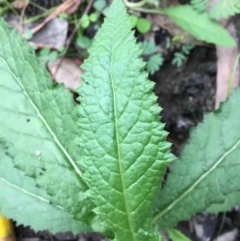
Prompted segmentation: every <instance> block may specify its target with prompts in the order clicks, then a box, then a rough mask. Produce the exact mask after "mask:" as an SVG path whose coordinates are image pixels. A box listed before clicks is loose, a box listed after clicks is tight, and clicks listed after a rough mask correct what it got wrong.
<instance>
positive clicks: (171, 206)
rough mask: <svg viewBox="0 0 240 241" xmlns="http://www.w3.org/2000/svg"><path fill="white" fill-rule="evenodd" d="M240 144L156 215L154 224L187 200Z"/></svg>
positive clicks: (226, 153) (239, 141) (238, 142)
mask: <svg viewBox="0 0 240 241" xmlns="http://www.w3.org/2000/svg"><path fill="white" fill-rule="evenodd" d="M239 144H240V140H238V141H237V142H236V144H235V145H233V147H232V148H230V149H229V150H228V151H227V152H225V153H224V154H223V155H222V156H221V157H220V158H219V160H218V161H217V162H216V163H215V164H214V165H213V166H212V167H211V168H210V169H209V170H208V171H206V172H204V174H203V175H201V176H200V177H199V178H198V179H197V180H196V181H195V182H194V183H193V184H192V185H191V186H190V187H189V188H188V189H186V191H185V192H183V193H182V194H181V195H180V196H179V197H178V198H175V199H174V201H173V202H171V203H170V204H169V205H168V206H167V207H166V208H164V209H163V210H162V211H161V212H159V213H158V214H156V215H155V216H154V217H153V219H152V223H156V221H157V220H158V219H160V218H161V217H162V216H163V215H165V214H166V213H167V212H168V211H170V210H171V209H172V208H173V207H174V206H175V205H176V204H177V203H178V202H180V201H181V200H182V199H183V198H185V197H186V196H187V195H188V194H189V193H191V192H192V191H193V190H194V189H195V187H196V186H197V185H199V183H200V182H202V181H203V180H204V179H205V178H206V177H207V176H208V175H210V174H211V173H212V172H213V171H214V170H215V169H216V168H217V167H218V165H220V164H221V163H222V162H223V160H224V159H225V158H226V157H227V156H228V155H229V154H230V153H231V152H233V151H234V150H235V149H236V148H237V147H238V145H239Z"/></svg>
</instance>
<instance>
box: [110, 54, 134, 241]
mask: <svg viewBox="0 0 240 241" xmlns="http://www.w3.org/2000/svg"><path fill="white" fill-rule="evenodd" d="M112 52H113V51H111V64H110V65H111V67H110V79H111V88H112V96H113V109H114V110H113V111H114V117H113V118H114V127H115V134H116V142H117V157H118V158H117V159H118V167H119V171H120V178H121V186H122V190H123V203H124V206H125V210H126V215H127V222H128V226H129V230H130V232H131V236H132V241H137V240H136V237H135V234H134V230H133V226H132V223H131V220H130V216H129V213H130V211H129V206H128V200H127V196H126V189H127V188H126V184H125V180H124V171H123V170H124V168H123V166H122V155H121V146H120V141H119V133H118V130H119V128H118V118H117V104H116V102H117V100H116V99H117V98H116V95H115V88H114V82H115V81H114V77H113V74H112V69H113V66H112V64H113V61H112ZM129 241H130V240H129Z"/></svg>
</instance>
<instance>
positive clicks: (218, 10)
mask: <svg viewBox="0 0 240 241" xmlns="http://www.w3.org/2000/svg"><path fill="white" fill-rule="evenodd" d="M237 13H240V1H239V0H221V1H220V2H217V3H216V4H215V5H214V6H213V8H212V9H211V12H210V14H209V16H210V17H211V18H215V19H217V20H219V19H221V18H228V17H230V16H233V15H235V14H237Z"/></svg>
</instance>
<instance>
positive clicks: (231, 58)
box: [207, 0, 240, 109]
mask: <svg viewBox="0 0 240 241" xmlns="http://www.w3.org/2000/svg"><path fill="white" fill-rule="evenodd" d="M219 1H220V0H210V2H209V5H208V9H207V10H208V11H211V9H212V8H213V6H214V5H215V4H217V3H218V2H219ZM219 22H220V24H221V25H222V26H223V27H224V28H226V30H227V31H228V32H229V33H230V35H231V36H232V37H233V38H234V39H235V41H236V43H237V44H236V46H235V47H233V48H224V47H220V46H217V48H216V51H217V80H216V96H215V109H217V108H218V107H219V105H220V103H221V102H223V101H225V100H226V98H227V96H228V89H229V88H230V90H231V91H233V89H234V88H236V87H237V86H239V84H240V80H239V64H238V66H237V69H236V72H235V75H234V76H233V80H232V83H230V82H229V81H230V78H231V75H232V73H233V69H234V64H235V61H236V59H237V56H238V53H239V48H238V42H239V39H238V37H237V34H236V29H235V26H234V25H233V23H232V22H231V18H227V19H221V20H220V21H219Z"/></svg>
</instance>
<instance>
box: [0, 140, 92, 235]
mask: <svg viewBox="0 0 240 241" xmlns="http://www.w3.org/2000/svg"><path fill="white" fill-rule="evenodd" d="M5 151H7V150H6V149H5V148H4V147H3V145H2V144H1V143H0V187H1V195H0V211H1V213H2V214H4V215H5V216H7V217H10V218H12V219H14V220H17V221H18V223H20V224H24V225H30V226H31V227H32V228H33V229H34V230H35V231H39V230H45V229H47V230H50V231H51V232H53V233H56V232H64V231H69V230H71V231H72V232H73V233H75V234H76V233H79V232H86V231H89V230H90V229H89V228H88V227H87V226H86V225H85V224H83V223H81V222H78V221H76V220H74V219H73V218H71V217H70V216H69V214H67V213H66V212H64V211H63V208H61V207H59V206H58V207H54V206H53V205H51V204H50V203H49V202H50V199H51V197H50V196H49V195H47V194H46V192H44V191H43V190H40V189H39V188H36V187H35V182H34V180H33V179H32V178H30V177H26V176H25V175H24V173H23V172H22V171H20V170H18V169H16V168H14V166H13V162H12V160H11V158H10V157H9V156H7V155H6V154H5Z"/></svg>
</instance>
